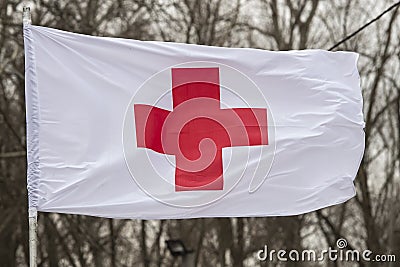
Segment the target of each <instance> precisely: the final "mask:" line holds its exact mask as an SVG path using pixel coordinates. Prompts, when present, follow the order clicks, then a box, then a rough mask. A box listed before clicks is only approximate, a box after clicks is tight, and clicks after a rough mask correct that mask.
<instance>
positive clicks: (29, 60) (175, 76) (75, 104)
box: [24, 25, 364, 219]
mask: <svg viewBox="0 0 400 267" xmlns="http://www.w3.org/2000/svg"><path fill="white" fill-rule="evenodd" d="M24 41H25V60H26V73H25V75H26V109H27V147H28V148H27V152H28V173H27V187H28V197H29V207H30V208H31V209H37V210H38V211H43V212H60V213H71V214H85V215H93V216H101V217H112V218H140V219H162V218H194V217H243V216H280V215H295V214H301V213H306V212H310V211H313V210H316V209H320V208H324V207H327V206H330V205H335V204H339V203H342V202H345V201H347V200H348V199H350V198H352V197H353V196H354V195H355V188H354V184H353V181H354V178H355V176H356V173H357V170H358V167H359V164H360V161H361V158H362V155H363V151H364V131H363V127H364V121H363V114H362V95H361V90H360V86H359V74H358V71H357V59H358V55H357V54H356V53H352V52H328V51H324V50H302V51H282V52H273V51H265V50H259V49H249V48H222V47H211V46H200V45H192V44H181V43H168V42H155V41H137V40H127V39H119V38H107V37H93V36H87V35H81V34H75V33H69V32H65V31H60V30H55V29H51V28H46V27H39V26H33V25H25V26H24Z"/></svg>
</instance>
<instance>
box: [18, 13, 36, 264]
mask: <svg viewBox="0 0 400 267" xmlns="http://www.w3.org/2000/svg"><path fill="white" fill-rule="evenodd" d="M22 23H23V25H29V24H31V23H32V20H31V9H30V7H27V6H24V8H23V14H22ZM28 218H29V266H30V267H36V266H37V261H36V258H37V210H36V208H35V207H31V208H29V212H28Z"/></svg>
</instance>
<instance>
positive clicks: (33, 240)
mask: <svg viewBox="0 0 400 267" xmlns="http://www.w3.org/2000/svg"><path fill="white" fill-rule="evenodd" d="M36 257H37V211H36V208H30V209H29V266H30V267H36V266H37V262H36Z"/></svg>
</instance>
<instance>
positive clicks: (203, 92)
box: [134, 68, 268, 191]
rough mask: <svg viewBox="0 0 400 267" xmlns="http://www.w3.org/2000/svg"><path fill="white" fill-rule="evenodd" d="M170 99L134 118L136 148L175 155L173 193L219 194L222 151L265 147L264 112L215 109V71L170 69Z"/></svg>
mask: <svg viewBox="0 0 400 267" xmlns="http://www.w3.org/2000/svg"><path fill="white" fill-rule="evenodd" d="M172 96H173V110H172V111H168V110H164V109H160V108H158V107H154V106H150V105H144V104H135V105H134V112H135V123H136V139H137V146H138V147H143V148H148V149H151V150H154V151H156V152H158V153H163V154H169V155H175V160H176V168H175V190H176V191H188V190H222V189H223V167H222V148H224V147H234V146H256V145H267V144H268V131H267V110H266V109H264V108H233V109H221V108H220V88H219V68H173V69H172ZM244 164H245V163H244Z"/></svg>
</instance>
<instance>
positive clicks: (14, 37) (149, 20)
mask: <svg viewBox="0 0 400 267" xmlns="http://www.w3.org/2000/svg"><path fill="white" fill-rule="evenodd" d="M394 2H395V1H392V0H390V1H384V0H375V1H373V0H354V1H347V0H332V1H326V0H325V1H323V0H321V1H318V0H249V1H246V0H201V1H196V0H60V1H52V0H37V1H18V0H0V14H1V15H0V266H4V267H11V266H27V264H28V259H29V252H28V221H27V191H26V158H25V150H26V144H25V102H24V52H23V51H24V50H23V36H22V7H23V4H28V5H30V6H31V8H32V21H33V22H32V23H33V24H35V25H42V26H48V27H54V28H58V29H62V30H67V31H73V32H78V33H84V34H90V35H97V36H115V37H123V38H133V39H139V40H160V41H174V42H185V43H195V44H203V45H212V46H227V47H252V48H259V49H268V50H290V49H309V48H318V49H329V48H331V47H332V46H333V45H334V44H335V43H337V42H338V41H340V40H341V39H343V38H344V37H345V36H347V35H349V34H351V33H352V32H353V31H355V30H357V29H358V28H359V27H360V26H362V25H364V24H365V23H366V22H368V21H369V20H371V19H372V18H374V17H376V16H378V15H379V14H380V13H381V12H382V11H383V10H385V9H386V8H387V7H389V6H390V5H392V4H393V3H394ZM334 50H351V51H356V52H358V53H359V54H360V59H359V62H358V68H359V71H360V75H361V87H362V89H363V95H364V115H365V121H366V128H365V133H366V150H365V155H364V159H363V161H362V163H361V167H360V169H359V172H358V174H357V178H356V180H355V184H356V187H357V196H356V197H355V198H354V199H352V200H350V201H348V202H347V203H345V204H342V205H338V206H334V207H330V208H326V209H324V210H320V211H316V212H312V213H308V214H304V215H300V216H292V217H269V218H224V219H192V220H161V221H156V220H155V221H139V220H112V219H102V218H94V217H87V216H76V215H62V214H46V213H40V215H39V248H38V266H144V267H149V266H179V265H180V258H174V257H172V256H171V254H170V253H169V251H168V250H167V248H166V246H165V240H167V239H173V238H179V239H182V240H183V241H184V242H185V244H186V245H187V246H188V247H190V248H191V249H193V250H194V257H195V261H196V266H393V267H394V266H399V264H400V263H399V262H400V255H399V252H400V183H399V181H400V177H399V176H400V174H399V169H400V167H399V165H400V163H399V159H400V10H399V8H398V6H397V8H394V9H393V10H391V11H390V12H388V13H387V14H385V15H384V16H383V17H382V18H380V19H379V20H378V21H377V22H375V23H373V24H372V25H370V26H369V27H368V28H366V29H365V30H363V31H362V32H361V33H359V34H357V35H356V36H354V38H351V39H350V40H348V41H346V42H345V43H343V44H341V45H340V46H339V47H336V48H335V49H334ZM338 68H340V66H338ZM340 237H343V238H345V239H346V240H347V241H348V246H347V248H354V249H359V250H363V249H366V248H369V249H370V250H371V251H373V252H374V253H382V254H383V253H386V254H389V253H393V254H397V263H384V264H383V263H379V264H378V263H372V262H369V263H368V262H358V263H357V262H353V263H347V264H344V263H341V262H319V263H311V262H306V263H304V262H303V263H302V262H277V261H275V262H260V261H258V260H257V258H256V252H257V251H258V250H259V249H261V248H262V247H263V246H264V245H265V244H267V245H268V246H269V247H271V248H275V249H281V248H282V249H299V250H301V249H311V248H314V249H321V248H325V247H328V246H331V247H335V246H336V240H337V239H338V238H340Z"/></svg>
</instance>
